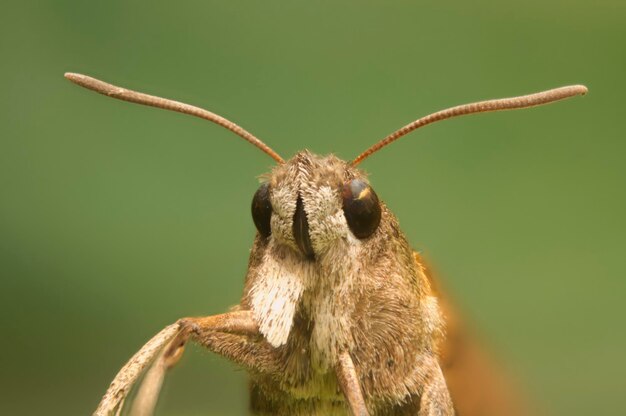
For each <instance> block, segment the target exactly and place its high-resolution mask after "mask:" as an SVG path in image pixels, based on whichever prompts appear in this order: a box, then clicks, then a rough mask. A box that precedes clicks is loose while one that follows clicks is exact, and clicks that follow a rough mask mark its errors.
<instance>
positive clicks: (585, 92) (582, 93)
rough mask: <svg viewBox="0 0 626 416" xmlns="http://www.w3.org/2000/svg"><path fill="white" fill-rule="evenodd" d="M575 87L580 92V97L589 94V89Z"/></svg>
mask: <svg viewBox="0 0 626 416" xmlns="http://www.w3.org/2000/svg"><path fill="white" fill-rule="evenodd" d="M577 87H578V89H579V90H580V95H585V94H587V93H588V92H589V88H587V87H586V86H585V85H577Z"/></svg>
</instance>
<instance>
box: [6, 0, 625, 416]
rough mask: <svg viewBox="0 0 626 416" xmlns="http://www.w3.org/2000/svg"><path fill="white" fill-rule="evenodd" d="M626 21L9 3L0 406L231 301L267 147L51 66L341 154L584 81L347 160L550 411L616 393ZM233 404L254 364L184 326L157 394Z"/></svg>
mask: <svg viewBox="0 0 626 416" xmlns="http://www.w3.org/2000/svg"><path fill="white" fill-rule="evenodd" d="M625 21H626V3H624V2H623V1H621V0H613V1H596V2H589V1H572V0H560V1H539V0H531V1H523V2H522V1H520V2H508V3H506V2H491V1H474V2H466V1H458V2H440V1H423V2H409V1H388V2H371V1H366V2H364V1H360V2H357V1H353V2H344V1H332V2H331V1H315V2H310V1H309V2H305V1H291V2H287V1H273V0H270V1H263V2H242V1H223V2H215V1H193V2H163V1H160V2H156V1H153V2H137V1H107V2H84V1H42V2H28V1H23V2H19V1H5V2H3V7H2V12H1V15H0V23H1V25H0V31H1V32H0V34H1V36H0V52H1V55H0V56H1V58H0V59H1V64H0V86H1V91H2V98H1V99H0V265H1V268H0V273H1V275H0V276H1V289H0V308H1V310H0V324H1V334H2V335H1V337H2V339H1V340H2V342H1V347H0V348H1V350H0V414H3V415H13V414H25V415H41V414H50V415H84V414H89V413H90V412H91V411H93V409H94V408H95V406H96V404H97V402H98V400H99V398H100V396H101V395H102V394H103V393H104V391H105V389H106V387H107V386H108V383H109V382H110V380H111V379H112V378H113V376H114V375H115V373H116V371H117V370H118V369H119V367H120V366H121V365H122V364H123V363H124V362H125V361H126V360H127V359H128V358H129V357H130V356H131V355H132V354H133V353H134V352H135V351H136V350H137V349H138V348H139V347H140V346H141V345H142V344H143V342H144V341H146V340H147V339H148V338H149V337H150V336H152V335H153V334H154V333H156V332H157V331H158V330H159V329H161V328H162V327H163V326H165V325H166V324H168V323H171V322H173V321H174V320H175V319H177V318H179V317H182V316H187V315H203V314H213V313H218V312H221V311H224V310H226V308H228V307H229V306H230V305H233V304H235V303H236V302H237V301H238V298H239V296H240V294H241V289H242V280H243V276H244V273H245V270H246V263H247V255H248V250H249V248H250V245H251V241H252V237H253V234H254V232H255V230H254V226H253V224H252V221H251V219H250V215H249V206H250V201H251V198H252V195H253V193H254V191H255V190H256V188H257V186H258V181H257V178H256V177H257V176H258V175H260V174H262V173H264V172H266V171H267V170H268V169H269V168H270V167H271V165H272V160H271V159H269V158H268V157H267V156H266V155H264V154H262V153H261V152H259V151H258V150H257V149H255V148H254V147H252V146H250V145H249V144H247V143H245V142H244V141H243V140H241V139H240V138H238V137H237V136H235V135H233V134H232V133H230V132H228V131H226V130H224V129H222V128H219V127H216V126H214V125H211V124H210V123H207V122H205V121H202V120H198V119H193V118H190V117H188V116H183V115H179V114H173V113H168V112H164V111H159V110H155V109H151V108H147V107H140V106H136V105H132V104H128V103H122V102H119V101H114V100H111V99H106V98H104V97H102V96H99V95H96V94H94V93H91V92H88V91H86V90H83V89H80V88H78V87H76V86H74V85H72V84H70V83H69V82H67V81H65V80H64V79H63V76H62V75H63V72H65V71H76V72H84V73H87V74H90V75H93V76H97V77H101V78H103V79H105V80H108V81H111V82H114V83H117V84H119V85H122V86H127V87H130V88H135V89H139V90H142V91H145V92H149V93H153V94H158V95H162V96H165V97H170V98H175V99H179V100H182V101H187V102H190V103H193V104H197V105H200V106H204V107H206V108H209V109H211V110H213V111H215V112H217V113H219V114H222V115H224V116H226V117H229V118H231V119H232V120H233V121H235V122H237V123H240V124H241V125H243V126H244V127H246V128H248V129H249V130H250V131H252V132H253V133H254V134H256V135H258V136H259V137H261V138H262V139H263V140H265V141H267V142H268V143H269V144H270V145H271V146H272V147H274V148H275V149H276V150H277V151H278V152H279V153H280V154H282V155H283V156H284V157H290V156H291V155H293V154H294V152H296V151H298V150H300V149H303V148H305V147H306V148H308V149H310V150H312V151H314V152H317V153H322V154H325V153H330V152H333V153H336V154H337V155H339V156H340V157H343V158H352V157H354V156H356V154H357V153H359V152H360V151H362V150H364V149H365V147H367V146H369V145H370V144H372V143H373V142H374V141H376V140H378V139H380V138H382V137H383V136H385V135H386V134H388V133H390V132H391V131H393V130H395V129H396V128H398V127H400V126H402V125H404V124H405V123H407V122H409V121H411V120H413V119H415V118H417V117H418V116H422V115H425V114H427V113H429V112H432V111H435V110H439V109H441V108H444V107H447V106H451V105H456V104H461V103H464V102H468V101H473V100H478V99H485V98H494V97H504V96H511V95H517V94H524V93H529V92H534V91H538V90H541V89H546V88H551V87H555V86H560V85H565V84H571V83H585V84H587V86H588V87H589V88H590V94H589V95H588V96H586V97H584V98H577V99H575V100H571V101H567V102H562V103H559V104H556V105H552V106H548V107H543V108H539V109H532V110H524V111H520V112H509V113H500V114H491V115H480V116H475V117H472V118H465V119H459V120H454V121H448V122H445V123H442V124H439V125H436V126H432V127H428V128H426V129H424V130H422V131H420V132H418V133H414V134H413V135H411V136H409V137H407V138H405V139H403V140H402V141H400V142H398V143H397V144H394V145H393V146H391V147H389V148H387V149H385V150H384V151H381V152H380V153H379V154H377V155H376V156H375V157H372V158H371V159H369V160H368V161H367V162H365V163H364V164H363V168H364V169H366V170H367V171H369V172H371V180H372V183H373V185H374V187H375V189H376V191H377V192H378V195H379V196H380V197H381V198H383V199H384V200H385V201H386V202H387V203H388V205H389V206H390V207H391V209H392V210H393V211H394V212H395V213H396V215H397V216H398V217H399V219H400V222H401V225H402V227H403V229H404V232H405V233H406V234H407V235H408V237H409V239H410V241H411V242H412V244H413V245H414V247H415V248H416V249H419V250H421V251H423V252H424V253H425V255H426V256H427V257H428V258H429V259H430V261H431V263H433V265H434V266H435V269H436V270H437V271H438V273H439V275H441V276H442V277H443V278H444V280H445V282H446V285H447V287H448V288H449V290H450V292H452V293H453V295H454V296H455V298H456V299H457V301H458V302H459V303H460V304H461V305H462V307H463V308H464V310H465V312H466V314H467V316H468V318H469V319H470V320H471V321H472V322H474V324H475V326H476V327H478V328H479V329H480V332H481V333H482V334H483V336H484V338H485V339H486V340H488V343H489V344H490V345H491V347H492V348H493V350H494V351H496V354H497V356H498V357H499V358H500V360H501V362H502V363H504V365H505V366H506V367H507V368H508V369H509V370H510V371H511V373H513V374H515V375H516V378H517V379H518V380H519V383H520V384H521V385H522V386H523V388H525V389H526V390H527V391H528V394H529V395H530V396H531V397H532V398H533V399H534V400H535V401H536V402H537V403H539V405H540V406H541V407H543V408H544V409H545V410H546V411H547V413H549V414H555V415H566V414H567V415H589V414H603V415H612V414H623V412H624V410H623V409H624V406H623V394H624V391H625V387H626V382H625V381H624V380H625V378H626V358H625V357H624V352H625V351H626V334H625V331H624V317H625V316H626V304H625V300H626V299H625V294H626V279H624V272H623V270H624V265H623V263H624V254H623V253H624V249H626V242H625V231H626V230H625V228H626V227H625V225H626V221H625V219H624V212H625V208H626V197H625V195H624V183H625V179H626V168H625V166H626V165H625V162H626V157H625V156H626V144H625V141H624V125H623V123H624V101H623V100H624V92H625V88H624V87H625V86H626V81H625V75H626V47H625V45H626V24H625ZM246 408H247V398H246V376H245V373H244V372H243V371H241V370H238V369H236V368H235V367H234V366H232V365H231V364H229V363H228V362H226V361H224V360H222V359H220V358H218V357H216V356H214V355H212V354H209V353H207V352H203V351H200V350H199V349H197V348H192V349H190V350H189V351H188V354H187V355H186V357H185V358H184V359H183V362H182V364H181V365H179V366H178V367H177V368H176V369H175V370H174V371H173V372H172V374H171V376H170V377H169V378H168V379H167V383H166V386H165V391H164V394H163V396H162V399H161V402H160V405H159V410H160V414H165V415H200V414H224V415H226V414H233V415H238V414H242V413H245V411H246Z"/></svg>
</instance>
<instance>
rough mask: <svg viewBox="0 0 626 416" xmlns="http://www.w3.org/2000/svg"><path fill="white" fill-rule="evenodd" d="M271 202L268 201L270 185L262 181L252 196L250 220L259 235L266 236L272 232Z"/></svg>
mask: <svg viewBox="0 0 626 416" xmlns="http://www.w3.org/2000/svg"><path fill="white" fill-rule="evenodd" d="M271 219H272V204H271V203H270V186H269V184H268V183H264V184H263V185H261V186H260V187H259V189H258V190H257V191H256V192H255V193H254V198H252V220H253V221H254V225H255V226H256V229H257V230H259V234H261V237H263V238H267V237H269V235H270V234H271V233H272V227H271V226H270V220H271Z"/></svg>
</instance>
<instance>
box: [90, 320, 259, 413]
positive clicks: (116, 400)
mask: <svg viewBox="0 0 626 416" xmlns="http://www.w3.org/2000/svg"><path fill="white" fill-rule="evenodd" d="M207 331H208V332H211V333H216V334H218V333H219V334H223V335H224V336H226V335H230V334H228V333H229V332H230V333H233V334H244V335H240V336H242V337H243V338H244V339H245V338H246V335H247V336H250V335H255V334H258V331H257V328H256V324H255V323H254V320H253V318H252V314H251V313H250V312H249V311H234V312H229V313H225V314H221V315H214V316H207V317H202V318H185V319H181V320H179V321H178V322H177V323H175V324H172V325H169V326H168V327H166V328H165V329H163V330H162V331H161V332H159V333H158V334H157V335H155V336H154V337H153V338H152V339H151V340H150V341H148V342H147V343H146V344H145V345H144V346H143V347H142V348H141V349H140V350H139V351H138V352H137V353H136V354H135V355H134V356H133V357H132V358H131V359H130V360H129V361H128V362H127V363H126V365H124V367H122V369H121V370H120V371H119V372H118V374H117V375H116V376H115V379H113V381H112V382H111V385H110V386H109V388H108V390H107V392H106V393H105V395H104V396H103V398H102V400H101V401H100V404H99V405H98V408H97V409H96V411H95V412H94V416H109V415H113V414H116V415H117V414H119V413H120V412H121V408H122V404H123V402H124V400H125V398H126V396H127V395H128V393H129V391H130V390H131V388H132V387H133V385H134V384H135V383H136V381H137V379H138V378H139V376H140V375H141V374H142V373H143V371H144V370H145V369H146V368H147V367H148V366H149V365H150V364H151V363H152V362H154V361H155V358H156V357H157V356H159V358H158V360H157V362H156V363H155V367H154V368H153V369H154V371H152V370H151V371H150V372H149V374H148V375H147V376H146V377H147V378H146V382H147V383H148V385H149V386H148V387H146V389H143V391H144V392H143V393H142V391H141V390H142V389H140V391H139V394H140V395H139V397H138V398H139V399H140V401H144V402H145V403H147V404H146V405H144V407H139V408H138V409H137V413H138V414H150V413H151V408H152V407H153V406H154V403H156V396H158V393H159V389H160V385H161V381H162V378H163V376H164V373H165V371H166V370H167V369H168V368H170V367H171V366H172V365H174V364H175V363H176V361H177V360H178V359H179V358H180V356H181V355H182V352H183V349H184V345H185V343H186V342H187V340H188V339H189V338H191V339H194V340H196V339H197V338H198V337H199V334H202V333H203V332H207ZM219 331H223V332H219ZM233 336H235V337H236V336H237V335H233ZM198 341H199V343H200V344H202V345H204V342H202V340H201V339H198ZM205 346H207V345H205ZM207 347H208V346H207ZM209 349H210V350H213V349H212V348H209ZM215 352H217V353H218V354H219V353H220V351H217V350H216V351H215ZM222 355H225V356H226V357H227V358H231V357H229V356H228V355H226V354H222ZM231 355H232V354H231ZM234 361H237V360H234ZM138 406H139V405H138ZM144 409H148V410H144ZM142 412H143V413H142Z"/></svg>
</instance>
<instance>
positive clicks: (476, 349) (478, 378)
mask: <svg viewBox="0 0 626 416" xmlns="http://www.w3.org/2000/svg"><path fill="white" fill-rule="evenodd" d="M414 256H415V261H416V262H417V265H418V267H419V268H420V269H421V270H422V272H423V273H424V275H425V276H426V278H427V279H428V282H429V283H430V286H431V288H432V291H433V292H434V294H435V295H436V296H437V297H438V298H439V302H440V305H441V309H442V311H443V314H444V316H445V317H446V337H445V339H443V340H442V345H441V346H440V352H441V358H440V364H441V369H442V370H443V374H444V376H445V379H446V383H447V384H448V389H449V390H450V395H451V396H452V402H453V403H454V407H455V409H456V412H457V416H521V415H528V410H527V409H526V407H525V402H524V401H523V400H522V399H521V397H520V394H519V388H516V386H515V385H514V383H513V382H512V381H511V380H510V378H507V377H506V374H504V371H503V370H502V369H501V368H499V367H498V366H497V365H496V364H495V362H494V360H493V359H490V356H491V357H492V355H490V354H489V352H488V350H487V349H486V348H485V347H484V346H483V345H481V343H480V342H479V340H478V339H477V337H476V336H474V334H472V331H471V330H470V328H468V327H467V324H466V322H464V321H463V319H462V318H461V315H460V313H459V311H458V310H457V309H455V308H454V307H453V305H452V302H450V299H449V297H448V296H446V295H445V291H444V290H442V288H441V285H440V284H439V282H437V281H436V280H435V279H434V278H433V276H432V273H431V272H430V271H429V270H428V268H427V267H426V266H425V263H424V261H423V259H422V258H421V256H420V255H419V254H418V253H414Z"/></svg>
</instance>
